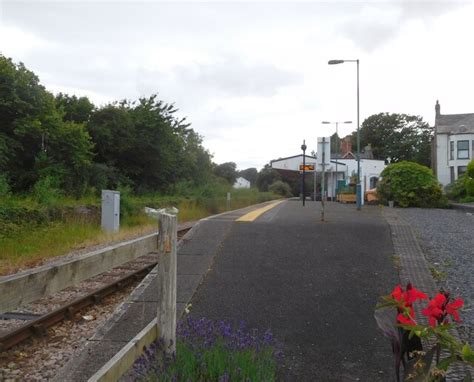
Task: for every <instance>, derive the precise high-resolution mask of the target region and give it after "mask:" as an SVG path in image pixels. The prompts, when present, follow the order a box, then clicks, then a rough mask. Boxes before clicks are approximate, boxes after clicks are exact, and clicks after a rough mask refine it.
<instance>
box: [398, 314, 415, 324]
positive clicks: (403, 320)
mask: <svg viewBox="0 0 474 382" xmlns="http://www.w3.org/2000/svg"><path fill="white" fill-rule="evenodd" d="M397 321H398V322H399V323H400V324H404V325H411V326H415V325H416V322H415V321H413V319H412V318H411V317H407V316H405V315H404V314H403V313H399V314H398V316H397Z"/></svg>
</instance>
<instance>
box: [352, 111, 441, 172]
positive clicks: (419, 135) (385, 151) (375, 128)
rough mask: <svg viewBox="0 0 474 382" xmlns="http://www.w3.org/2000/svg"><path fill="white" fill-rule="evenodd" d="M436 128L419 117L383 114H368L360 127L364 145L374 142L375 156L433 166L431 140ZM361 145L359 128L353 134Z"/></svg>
mask: <svg viewBox="0 0 474 382" xmlns="http://www.w3.org/2000/svg"><path fill="white" fill-rule="evenodd" d="M432 136H433V128H432V127H430V126H429V124H428V123H427V122H425V121H423V118H421V117H419V116H413V115H407V114H390V113H379V114H374V115H371V116H370V117H368V118H367V119H366V120H365V121H364V122H363V123H362V126H361V127H360V145H361V148H363V147H365V146H367V145H368V144H370V145H371V146H372V151H373V154H374V158H376V159H383V160H385V159H387V158H389V157H390V158H391V161H392V162H400V161H403V160H407V161H413V162H417V163H419V164H422V165H424V166H428V167H430V165H431V139H432ZM351 138H352V145H353V147H357V131H355V132H353V133H352V135H351Z"/></svg>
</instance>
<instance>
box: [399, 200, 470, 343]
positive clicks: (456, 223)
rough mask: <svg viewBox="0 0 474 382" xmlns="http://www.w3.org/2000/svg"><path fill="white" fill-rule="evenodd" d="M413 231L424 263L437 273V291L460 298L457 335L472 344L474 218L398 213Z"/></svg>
mask: <svg viewBox="0 0 474 382" xmlns="http://www.w3.org/2000/svg"><path fill="white" fill-rule="evenodd" d="M396 211H397V213H398V215H399V216H400V217H401V218H402V219H403V220H405V222H406V223H408V224H409V225H410V226H411V227H412V229H413V230H414V233H415V235H416V236H417V239H418V241H419V243H420V245H421V247H422V249H423V252H424V253H425V256H426V259H427V261H428V262H429V263H430V265H431V266H432V267H433V268H434V269H435V270H436V271H437V272H439V273H437V275H438V277H435V281H436V283H437V285H438V286H439V287H440V288H443V289H444V290H447V291H449V292H451V295H452V296H453V297H461V298H462V299H463V300H464V303H465V306H464V308H463V310H462V312H461V318H462V323H461V325H460V334H461V336H462V338H463V340H465V341H468V342H469V343H471V344H472V343H473V337H472V330H473V328H474V262H473V260H474V214H473V213H471V212H466V211H461V210H444V209H420V208H409V209H397V210H396Z"/></svg>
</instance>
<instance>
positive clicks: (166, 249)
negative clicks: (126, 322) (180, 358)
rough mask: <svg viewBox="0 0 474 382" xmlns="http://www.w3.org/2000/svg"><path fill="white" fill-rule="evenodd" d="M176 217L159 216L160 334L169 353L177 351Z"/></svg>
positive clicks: (158, 323)
mask: <svg viewBox="0 0 474 382" xmlns="http://www.w3.org/2000/svg"><path fill="white" fill-rule="evenodd" d="M177 231H178V222H177V218H176V215H171V214H168V213H164V212H160V214H159V215H158V252H159V256H160V257H159V260H158V275H157V276H158V277H157V279H158V297H159V302H158V312H157V317H156V318H157V325H158V333H159V336H160V337H161V338H163V340H164V342H165V348H166V349H167V351H168V353H173V352H175V350H176V270H177Z"/></svg>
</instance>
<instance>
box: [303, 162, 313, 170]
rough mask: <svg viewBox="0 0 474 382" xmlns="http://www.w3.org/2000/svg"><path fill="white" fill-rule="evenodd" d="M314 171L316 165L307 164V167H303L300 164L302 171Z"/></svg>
mask: <svg viewBox="0 0 474 382" xmlns="http://www.w3.org/2000/svg"><path fill="white" fill-rule="evenodd" d="M303 170H304V171H314V163H305V165H304V166H303V164H300V171H303Z"/></svg>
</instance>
